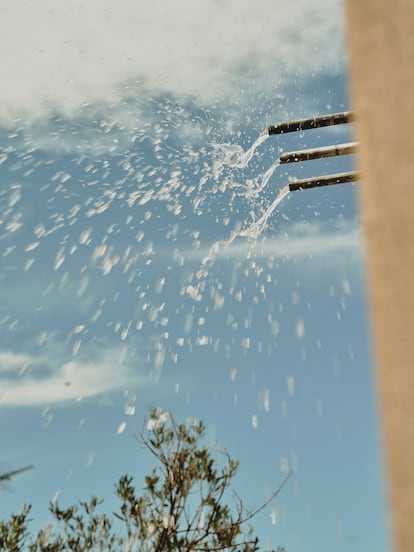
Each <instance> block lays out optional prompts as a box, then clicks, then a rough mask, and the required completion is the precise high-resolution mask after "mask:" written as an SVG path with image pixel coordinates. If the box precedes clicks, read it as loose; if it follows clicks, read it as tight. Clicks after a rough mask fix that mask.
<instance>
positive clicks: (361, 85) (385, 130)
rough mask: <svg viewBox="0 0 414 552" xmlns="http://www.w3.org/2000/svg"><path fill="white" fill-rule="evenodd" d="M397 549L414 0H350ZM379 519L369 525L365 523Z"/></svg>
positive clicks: (413, 537)
mask: <svg viewBox="0 0 414 552" xmlns="http://www.w3.org/2000/svg"><path fill="white" fill-rule="evenodd" d="M346 14H347V18H348V21H347V22H348V49H349V59H350V79H351V90H350V92H351V100H352V103H353V108H354V109H355V110H356V111H357V123H356V134H357V136H356V138H357V139H359V140H360V142H361V151H360V157H359V163H360V168H361V170H362V175H363V177H362V182H361V185H360V186H359V187H358V190H359V196H360V208H361V218H362V223H363V232H364V239H365V248H366V254H367V286H368V294H369V299H370V305H371V320H372V331H373V342H374V351H375V356H376V374H377V387H378V398H379V405H380V415H381V422H382V433H383V442H384V448H385V465H386V468H387V474H388V488H389V505H390V516H391V521H392V528H393V533H394V543H395V549H396V550H398V552H408V551H410V552H411V551H413V550H414V1H413V0H346ZM372 530H375V528H372V527H369V528H368V527H367V531H372Z"/></svg>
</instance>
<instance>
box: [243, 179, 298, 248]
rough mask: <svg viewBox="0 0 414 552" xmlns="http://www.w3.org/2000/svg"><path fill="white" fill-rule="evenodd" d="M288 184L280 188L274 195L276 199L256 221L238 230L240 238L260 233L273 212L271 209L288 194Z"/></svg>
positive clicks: (254, 236)
mask: <svg viewBox="0 0 414 552" xmlns="http://www.w3.org/2000/svg"><path fill="white" fill-rule="evenodd" d="M289 192H290V190H289V186H288V185H287V186H285V187H284V188H282V189H281V190H280V192H279V194H278V196H277V197H276V199H275V200H274V201H273V203H272V204H271V205H270V206H269V207H268V208H267V209H266V211H265V212H264V213H263V215H262V216H261V217H260V219H259V220H257V221H256V222H253V223H252V224H251V225H250V226H248V227H247V228H246V229H245V230H241V231H240V232H239V234H238V235H239V236H240V237H242V238H249V239H252V240H255V239H257V238H258V237H259V236H260V234H261V233H262V231H263V229H264V227H265V226H266V223H267V221H268V219H269V217H270V215H271V214H272V213H273V211H274V210H275V209H276V207H277V206H278V205H279V204H280V203H281V202H282V201H283V200H284V199H285V197H286V196H287V195H288V194H289Z"/></svg>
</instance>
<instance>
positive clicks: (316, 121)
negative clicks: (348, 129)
mask: <svg viewBox="0 0 414 552" xmlns="http://www.w3.org/2000/svg"><path fill="white" fill-rule="evenodd" d="M354 120H355V113H354V112H353V111H343V112H341V113H331V114H330V115H319V116H316V117H310V118H309V119H297V120H296V121H286V122H284V123H275V124H273V125H270V126H269V127H268V128H267V132H268V133H269V134H270V135H271V134H285V133H286V132H296V131H298V130H310V129H312V128H320V127H326V126H332V125H341V124H344V123H351V122H352V121H354Z"/></svg>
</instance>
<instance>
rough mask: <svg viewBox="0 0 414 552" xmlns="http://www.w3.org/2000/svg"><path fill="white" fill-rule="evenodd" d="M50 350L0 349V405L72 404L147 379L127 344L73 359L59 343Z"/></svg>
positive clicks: (54, 344)
mask: <svg viewBox="0 0 414 552" xmlns="http://www.w3.org/2000/svg"><path fill="white" fill-rule="evenodd" d="M49 349H50V350H49V354H44V353H43V354H35V353H26V354H22V353H17V352H14V351H12V350H8V351H0V408H1V407H5V406H34V405H50V404H56V403H65V402H72V403H73V401H75V400H77V401H79V400H81V399H83V398H90V397H96V396H99V395H102V394H105V393H109V392H111V391H115V390H119V389H128V388H129V389H130V388H136V387H138V386H142V385H144V384H145V383H146V382H147V381H148V379H147V378H146V377H145V376H144V375H143V374H142V366H140V362H139V360H137V358H135V359H133V358H129V355H128V350H127V347H126V346H122V347H115V346H113V347H110V346H107V347H100V348H96V347H94V348H93V349H94V350H93V351H91V350H89V352H88V355H82V354H79V355H76V356H73V357H72V358H68V356H67V354H66V355H65V354H64V352H63V347H60V346H58V345H57V344H56V343H53V345H52V347H51V348H50V347H49Z"/></svg>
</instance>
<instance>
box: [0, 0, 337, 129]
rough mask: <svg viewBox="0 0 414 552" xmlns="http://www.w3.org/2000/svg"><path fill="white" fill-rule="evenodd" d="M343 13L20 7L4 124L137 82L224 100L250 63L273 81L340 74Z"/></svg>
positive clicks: (237, 0)
mask: <svg viewBox="0 0 414 552" xmlns="http://www.w3.org/2000/svg"><path fill="white" fill-rule="evenodd" d="M341 7H342V2H341V1H340V0H319V2H317V3H316V2H313V1H312V0H296V1H295V2H294V3H292V2H289V3H287V2H286V1H285V0H261V1H260V2H255V3H253V2H251V1H250V0H224V1H217V0H204V1H203V2H188V1H186V0H171V1H169V2H161V1H155V2H146V1H145V2H144V0H123V1H122V2H113V0H89V1H88V2H84V3H78V4H67V3H66V4H64V3H60V2H59V3H57V2H54V1H53V0H39V1H38V2H36V3H31V2H29V1H28V0H15V1H14V2H9V3H8V4H7V5H4V6H3V7H2V9H1V18H0V34H1V37H2V55H1V60H0V116H1V117H2V118H3V119H4V120H5V119H6V120H7V119H10V118H13V117H18V116H26V117H29V118H38V117H42V116H44V115H45V114H46V113H47V111H46V110H47V109H49V108H52V109H55V110H57V111H59V112H66V113H70V112H73V110H77V109H79V108H80V107H81V106H82V105H84V103H85V102H90V101H99V100H101V101H107V102H113V101H115V100H118V99H119V98H120V96H123V95H124V90H123V89H122V87H121V85H123V84H125V83H128V82H137V81H139V82H141V84H142V85H144V86H146V87H148V88H152V89H154V88H155V89H161V90H165V91H169V92H173V93H177V94H188V93H190V94H193V93H194V94H197V95H199V96H201V97H204V98H206V97H207V98H208V97H210V98H211V97H212V96H214V95H215V94H216V93H217V92H218V91H220V93H221V95H223V94H224V95H225V94H227V93H228V92H229V90H230V89H231V81H232V79H233V78H234V75H235V74H237V73H238V72H240V73H242V72H243V70H244V69H245V67H246V62H249V60H250V61H252V60H254V64H253V65H252V66H256V67H259V69H260V68H262V69H263V71H258V74H259V73H262V74H264V75H265V74H266V71H271V72H272V74H273V77H272V78H274V79H276V81H277V79H278V78H280V77H281V75H282V73H286V72H288V73H290V74H292V73H295V74H300V75H305V76H306V75H310V74H311V73H314V72H319V71H323V72H326V73H329V72H335V71H337V70H338V68H340V67H343V61H344V55H343V44H342V34H343V33H342V25H341V21H342V15H341ZM278 73H279V74H278ZM226 83H227V84H228V87H227V90H226Z"/></svg>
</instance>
